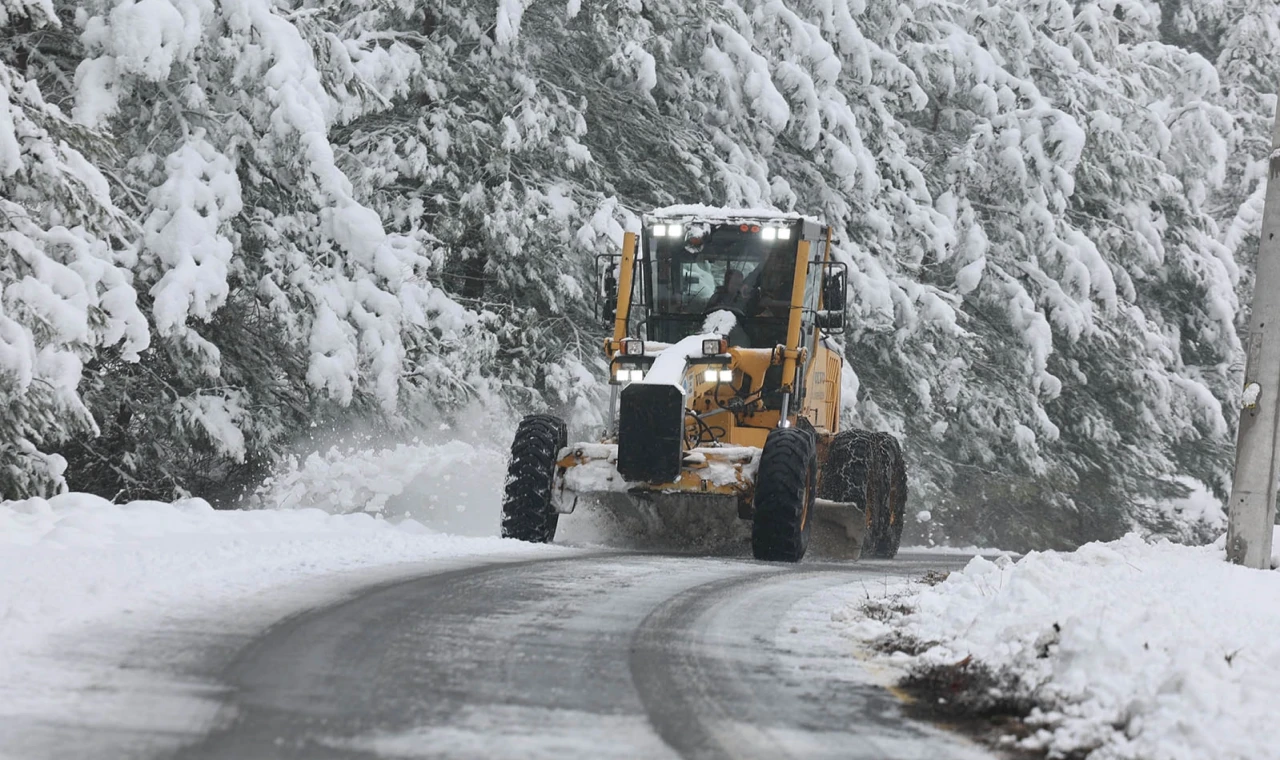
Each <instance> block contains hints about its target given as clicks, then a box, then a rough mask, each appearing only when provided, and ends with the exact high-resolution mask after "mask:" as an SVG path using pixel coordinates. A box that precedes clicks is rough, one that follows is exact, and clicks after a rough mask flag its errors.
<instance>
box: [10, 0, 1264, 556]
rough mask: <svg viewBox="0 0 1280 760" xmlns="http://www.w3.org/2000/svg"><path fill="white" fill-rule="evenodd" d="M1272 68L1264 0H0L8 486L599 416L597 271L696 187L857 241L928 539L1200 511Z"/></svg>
mask: <svg viewBox="0 0 1280 760" xmlns="http://www.w3.org/2000/svg"><path fill="white" fill-rule="evenodd" d="M1277 51H1280V5H1277V4H1276V3H1275V2H1274V0H1163V1H1162V2H1152V1H1151V0H963V1H960V2H951V1H948V0H906V1H901V0H728V1H727V2H723V1H720V0H717V1H716V2H710V1H704V0H664V2H650V1H648V0H599V1H595V0H590V1H583V0H568V2H565V0H554V1H553V0H498V2H497V3H494V2H484V1H477V0H453V1H450V2H444V1H443V0H338V1H337V2H320V1H319V0H136V1H135V0H81V1H80V2H66V1H65V0H0V288H2V289H3V297H2V298H0V396H2V397H3V399H4V402H5V403H4V407H5V408H4V411H0V496H2V497H3V498H21V497H25V496H31V495H43V494H49V493H52V492H56V491H59V490H62V489H67V488H70V489H72V490H77V491H87V492H92V493H96V494H98V495H101V496H103V497H106V498H108V499H121V500H122V499H137V498H170V497H173V496H175V495H180V494H196V495H200V496H204V497H206V498H209V499H211V500H213V501H214V502H215V503H218V504H220V505H222V506H231V505H234V504H235V503H236V502H237V500H238V499H239V498H240V497H241V496H242V495H243V494H244V493H245V492H246V490H247V489H251V488H253V487H254V486H255V485H256V483H257V482H259V481H260V480H261V478H262V477H264V476H265V475H266V474H267V473H269V472H270V471H271V469H272V467H273V466H274V465H275V464H276V463H277V462H278V461H279V459H280V457H281V456H283V455H285V454H287V453H289V452H292V451H295V450H297V449H298V447H299V446H306V445H308V443H309V442H310V441H312V440H313V439H314V436H316V435H317V431H319V432H321V433H323V432H326V431H341V430H347V429H351V428H352V427H356V426H359V427H363V428H367V429H379V430H384V431H388V434H389V435H391V436H395V435H398V434H403V435H406V436H407V435H410V434H412V433H413V431H415V430H418V429H422V428H423V427H424V426H434V425H436V424H438V423H439V422H440V421H441V420H442V419H443V420H449V421H453V422H457V421H458V417H459V416H461V417H462V418H463V419H464V420H465V419H467V418H468V416H469V415H472V414H474V413H475V412H474V410H475V409H476V408H477V406H483V407H484V408H485V409H486V410H487V413H488V414H490V415H492V416H494V417H498V418H501V417H502V416H503V415H505V414H507V413H508V412H509V413H510V414H511V415H516V414H519V413H522V412H526V411H539V410H544V409H549V410H553V411H556V412H559V413H562V414H564V415H565V416H566V417H567V418H568V419H569V420H570V421H571V424H572V426H573V427H574V428H576V430H577V432H578V434H579V435H582V436H588V435H591V434H592V433H593V431H594V430H598V428H599V426H600V425H601V424H602V414H603V412H604V409H605V405H604V398H605V397H606V396H607V387H608V386H607V385H606V384H605V376H604V369H605V366H604V364H603V361H602V358H601V356H600V351H599V346H600V340H599V339H600V337H601V336H602V332H603V330H602V329H601V327H600V326H599V325H598V324H597V323H596V320H595V318H594V317H593V307H594V302H593V301H594V296H593V290H594V285H593V283H592V282H591V279H592V264H593V261H594V257H595V255H596V254H599V253H605V252H612V251H614V250H616V248H617V247H618V245H619V243H620V240H621V236H622V233H623V231H624V230H625V229H635V228H636V227H637V225H638V223H639V219H638V217H639V215H640V214H642V213H643V212H644V211H645V210H646V209H648V208H650V207H653V206H658V205H665V204H668V203H675V202H691V203H693V202H704V203H710V204H715V205H747V206H774V207H777V208H779V209H783V210H796V211H801V212H804V213H807V214H812V215H815V216H820V217H823V218H824V219H825V220H826V221H828V222H829V223H831V224H832V225H834V226H835V228H836V229H837V230H838V231H839V233H838V234H839V237H840V239H841V241H842V243H841V246H840V255H841V256H842V257H843V258H844V259H845V260H846V261H847V262H848V263H849V264H850V266H851V270H852V273H853V276H852V281H853V285H854V287H853V288H852V289H851V294H850V298H851V301H850V308H851V310H852V311H851V314H852V315H853V327H854V329H852V330H850V331H849V334H848V335H847V336H846V338H845V341H846V354H847V357H848V359H849V367H850V369H849V372H848V373H847V376H846V378H845V396H846V398H847V399H855V400H856V403H854V404H852V405H850V406H849V408H848V409H847V410H846V417H847V419H846V421H847V423H848V424H857V425H861V426H866V427H872V428H878V429H885V430H890V431H892V432H894V433H896V434H898V435H899V436H901V437H902V439H903V442H904V448H905V450H906V452H907V455H908V459H909V461H910V466H911V469H912V476H913V494H914V496H913V504H915V505H917V507H916V508H919V509H926V508H927V509H928V510H929V511H930V512H931V514H932V520H931V521H930V522H928V523H921V524H918V525H915V526H909V528H908V530H909V531H914V532H915V533H916V535H917V537H918V536H919V535H920V534H921V533H927V534H928V538H929V539H930V540H933V541H944V540H945V541H951V542H965V543H967V542H978V543H982V544H986V545H991V544H999V545H1002V546H1006V547H1009V548H1015V549H1016V548H1025V547H1030V546H1039V547H1044V546H1070V545H1075V544H1076V543H1078V542H1080V541H1083V540H1087V539H1092V538H1112V537H1115V536H1118V535H1120V534H1121V533H1123V532H1125V531H1126V530H1127V529H1129V528H1131V527H1133V526H1134V525H1138V526H1140V527H1142V528H1144V529H1146V530H1148V531H1152V532H1157V533H1162V534H1165V535H1170V536H1176V537H1180V538H1188V539H1189V538H1200V537H1204V536H1207V535H1208V534H1209V532H1210V531H1211V530H1212V529H1214V528H1215V527H1217V525H1216V524H1215V522H1214V521H1215V520H1217V519H1220V515H1215V514H1212V513H1210V514H1190V513H1187V514H1183V513H1178V512H1170V511H1168V510H1167V509H1164V508H1161V507H1158V506H1157V505H1158V504H1161V503H1163V499H1165V498H1166V497H1168V496H1171V495H1176V494H1177V493H1178V491H1179V489H1180V488H1181V486H1180V485H1179V484H1180V483H1182V482H1185V478H1194V479H1198V480H1200V481H1202V482H1204V483H1207V484H1209V485H1210V486H1211V487H1214V488H1216V489H1219V490H1221V489H1222V488H1224V487H1225V485H1226V480H1225V478H1226V475H1227V473H1228V469H1229V466H1230V453H1231V450H1232V444H1233V442H1234V438H1233V436H1234V426H1235V422H1236V414H1237V413H1236V411H1235V409H1236V408H1237V406H1238V403H1237V400H1238V399H1237V396H1238V393H1239V390H1238V386H1239V385H1240V376H1241V373H1242V370H1243V356H1242V353H1241V343H1240V340H1239V338H1238V331H1239V329H1240V328H1241V326H1242V325H1243V324H1244V322H1243V319H1242V317H1241V313H1242V310H1243V307H1244V306H1247V298H1248V293H1249V292H1250V287H1251V274H1250V273H1251V261H1252V258H1253V257H1254V256H1255V255H1256V251H1257V245H1258V239H1257V230H1258V227H1259V222H1260V216H1261V209H1262V193H1263V190H1264V183H1265V179H1266V158H1267V154H1268V153H1269V145H1268V138H1269V128H1270V120H1271V118H1272V115H1273V114H1274V108H1275V102H1276V99H1275V94H1274V93H1275V90H1276V84H1277V82H1280V55H1276V52H1277ZM502 443H504V444H505V441H503V442H502Z"/></svg>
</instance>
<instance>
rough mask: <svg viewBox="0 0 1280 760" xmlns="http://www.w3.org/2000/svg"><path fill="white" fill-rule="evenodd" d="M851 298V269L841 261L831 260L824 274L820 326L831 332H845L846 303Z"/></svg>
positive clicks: (819, 313) (819, 317)
mask: <svg viewBox="0 0 1280 760" xmlns="http://www.w3.org/2000/svg"><path fill="white" fill-rule="evenodd" d="M848 298H849V270H848V269H846V268H845V265H844V264H842V263H839V262H830V263H828V264H827V265H826V271H825V272H824V273H823V275H822V307H823V308H822V311H819V312H818V320H817V322H818V327H819V328H821V329H823V330H826V331H827V332H829V333H833V334H835V333H841V332H844V318H845V305H846V304H847V303H848Z"/></svg>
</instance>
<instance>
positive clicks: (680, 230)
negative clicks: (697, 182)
mask: <svg viewBox="0 0 1280 760" xmlns="http://www.w3.org/2000/svg"><path fill="white" fill-rule="evenodd" d="M738 228H739V229H740V230H741V231H743V232H759V233H760V237H761V238H763V239H764V240H766V241H770V242H771V241H774V240H790V239H791V227H768V226H762V225H759V224H750V225H748V224H741V225H738ZM650 234H651V235H653V237H656V238H678V237H680V236H682V235H684V225H683V224H655V225H653V226H652V227H651V228H650Z"/></svg>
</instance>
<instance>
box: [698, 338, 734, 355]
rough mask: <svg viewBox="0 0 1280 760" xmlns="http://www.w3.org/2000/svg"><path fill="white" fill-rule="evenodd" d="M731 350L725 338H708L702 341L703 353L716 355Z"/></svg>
mask: <svg viewBox="0 0 1280 760" xmlns="http://www.w3.org/2000/svg"><path fill="white" fill-rule="evenodd" d="M727 350H729V346H728V342H727V341H725V339H724V338H707V339H706V340H704V341H702V355H703V356H715V355H717V354H723V353H724V352H725V351H727Z"/></svg>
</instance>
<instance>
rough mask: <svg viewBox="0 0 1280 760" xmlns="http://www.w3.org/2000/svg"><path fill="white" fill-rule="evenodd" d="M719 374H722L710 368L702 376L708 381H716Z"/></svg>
mask: <svg viewBox="0 0 1280 760" xmlns="http://www.w3.org/2000/svg"><path fill="white" fill-rule="evenodd" d="M719 376H720V373H719V372H718V371H717V370H714V369H709V370H707V371H706V372H705V373H703V375H702V378H703V379H704V380H706V381H707V382H708V383H714V382H715V381H716V378H717V377H719Z"/></svg>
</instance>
